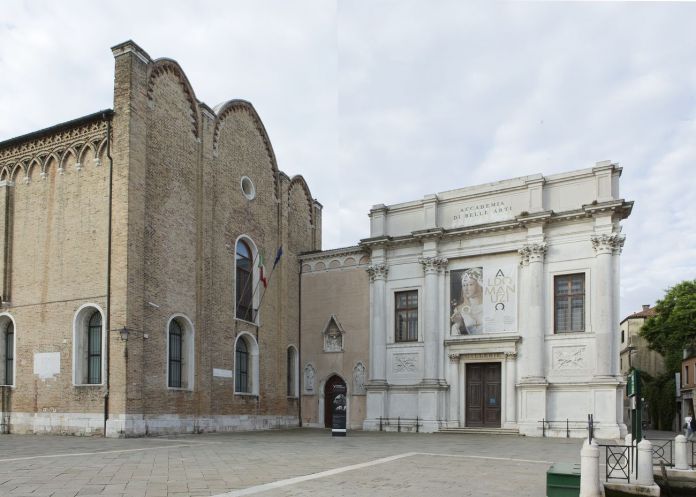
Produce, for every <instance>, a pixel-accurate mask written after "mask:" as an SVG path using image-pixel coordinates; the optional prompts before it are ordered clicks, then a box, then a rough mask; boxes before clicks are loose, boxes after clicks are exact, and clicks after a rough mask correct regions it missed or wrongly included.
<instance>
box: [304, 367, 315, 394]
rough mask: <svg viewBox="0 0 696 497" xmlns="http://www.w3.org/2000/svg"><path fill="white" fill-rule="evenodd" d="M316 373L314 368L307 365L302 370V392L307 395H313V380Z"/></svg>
mask: <svg viewBox="0 0 696 497" xmlns="http://www.w3.org/2000/svg"><path fill="white" fill-rule="evenodd" d="M316 374H317V371H316V369H314V366H312V365H311V364H307V365H306V366H305V368H304V391H305V393H307V394H313V393H314V378H315V377H316Z"/></svg>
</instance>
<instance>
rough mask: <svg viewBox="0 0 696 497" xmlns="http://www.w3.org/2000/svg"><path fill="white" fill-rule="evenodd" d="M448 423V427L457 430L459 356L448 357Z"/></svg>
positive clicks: (458, 424) (451, 355)
mask: <svg viewBox="0 0 696 497" xmlns="http://www.w3.org/2000/svg"><path fill="white" fill-rule="evenodd" d="M448 381H449V416H448V418H449V422H450V427H451V428H452V427H454V428H457V427H459V426H461V425H460V423H459V420H460V418H459V388H460V387H459V354H450V355H449V374H448Z"/></svg>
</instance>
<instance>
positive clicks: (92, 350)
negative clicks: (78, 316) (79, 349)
mask: <svg viewBox="0 0 696 497" xmlns="http://www.w3.org/2000/svg"><path fill="white" fill-rule="evenodd" d="M101 353H102V324H101V314H100V313H99V312H95V313H94V314H92V317H91V318H90V319H89V325H88V326H87V383H89V384H97V383H101Z"/></svg>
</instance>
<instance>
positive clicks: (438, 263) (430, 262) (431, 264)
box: [418, 257, 448, 274]
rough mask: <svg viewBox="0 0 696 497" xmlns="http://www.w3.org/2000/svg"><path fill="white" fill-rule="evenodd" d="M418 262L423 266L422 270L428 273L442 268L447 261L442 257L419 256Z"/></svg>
mask: <svg viewBox="0 0 696 497" xmlns="http://www.w3.org/2000/svg"><path fill="white" fill-rule="evenodd" d="M418 262H420V263H421V265H422V266H423V271H425V273H426V274H428V273H439V272H440V271H442V270H444V269H445V268H446V267H447V262H448V261H447V259H445V258H444V257H419V258H418Z"/></svg>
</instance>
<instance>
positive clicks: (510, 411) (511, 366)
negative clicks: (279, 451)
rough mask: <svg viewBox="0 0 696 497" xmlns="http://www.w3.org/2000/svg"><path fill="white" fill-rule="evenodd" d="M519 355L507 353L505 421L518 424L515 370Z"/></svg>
mask: <svg viewBox="0 0 696 497" xmlns="http://www.w3.org/2000/svg"><path fill="white" fill-rule="evenodd" d="M516 359H517V354H515V353H512V352H506V353H505V367H506V370H505V373H506V374H505V399H506V401H505V421H506V422H508V423H516V422H517V390H516V389H515V382H516V381H517V375H516V374H515V369H516V366H517V361H516Z"/></svg>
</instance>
